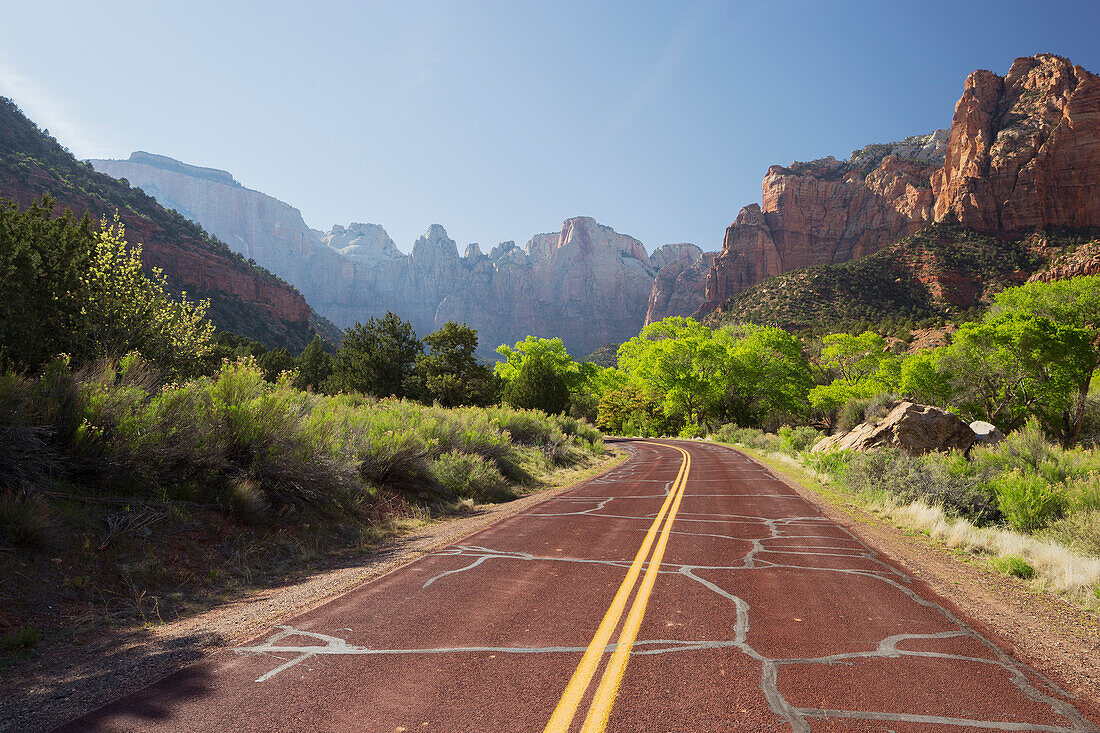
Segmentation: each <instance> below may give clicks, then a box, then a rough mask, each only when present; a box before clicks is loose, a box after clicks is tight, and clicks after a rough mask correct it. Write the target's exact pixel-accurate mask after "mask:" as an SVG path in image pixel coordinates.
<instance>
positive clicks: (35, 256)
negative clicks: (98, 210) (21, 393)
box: [0, 197, 95, 370]
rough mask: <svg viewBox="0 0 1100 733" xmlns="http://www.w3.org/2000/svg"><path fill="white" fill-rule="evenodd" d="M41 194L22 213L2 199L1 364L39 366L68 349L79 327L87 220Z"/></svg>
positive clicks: (89, 239) (91, 231)
mask: <svg viewBox="0 0 1100 733" xmlns="http://www.w3.org/2000/svg"><path fill="white" fill-rule="evenodd" d="M54 206H55V202H54V200H53V199H52V198H49V197H43V198H42V199H39V200H37V201H35V202H33V203H32V204H31V205H30V206H29V207H28V208H27V209H26V210H25V211H20V210H19V206H18V204H16V203H15V202H14V201H0V362H6V363H7V365H8V366H12V367H15V368H17V369H30V370H37V369H38V368H39V367H41V366H42V365H44V364H45V363H46V362H47V361H48V360H50V359H51V358H52V357H54V356H56V355H57V354H60V353H63V352H66V353H67V352H69V351H71V348H72V335H73V331H74V329H75V328H78V326H79V313H80V302H81V290H82V288H83V285H82V282H81V276H82V275H83V274H84V272H85V270H87V268H88V266H89V263H90V261H91V258H92V250H93V247H94V243H95V228H94V226H93V225H92V222H91V219H89V218H88V217H87V216H85V217H84V218H83V219H82V220H79V221H78V220H77V219H75V218H74V217H73V215H72V212H70V211H66V212H65V213H64V214H63V215H62V216H57V217H55V216H54V215H53V210H54Z"/></svg>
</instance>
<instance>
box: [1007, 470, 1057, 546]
mask: <svg viewBox="0 0 1100 733" xmlns="http://www.w3.org/2000/svg"><path fill="white" fill-rule="evenodd" d="M990 485H991V486H992V488H993V492H994V493H995V495H996V497H997V505H998V506H999V507H1000V509H1001V512H1002V513H1003V514H1004V516H1005V519H1006V520H1007V521H1008V523H1009V525H1011V526H1012V528H1013V529H1015V530H1017V531H1019V532H1034V531H1035V530H1038V529H1042V528H1043V527H1045V526H1046V525H1047V524H1048V523H1049V522H1050V521H1051V520H1052V519H1055V518H1056V517H1058V516H1059V515H1060V514H1061V513H1062V511H1063V509H1064V497H1063V496H1062V494H1061V492H1060V491H1059V490H1058V488H1057V487H1055V486H1052V485H1051V484H1050V483H1049V482H1047V480H1046V479H1044V478H1043V477H1042V476H1039V475H1036V474H1024V473H1021V472H1020V471H1013V472H1011V473H1006V474H1001V475H1000V476H997V477H995V478H994V479H992V480H991V481H990Z"/></svg>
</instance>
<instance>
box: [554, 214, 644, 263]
mask: <svg viewBox="0 0 1100 733" xmlns="http://www.w3.org/2000/svg"><path fill="white" fill-rule="evenodd" d="M566 249H568V250H572V251H574V253H575V254H577V255H579V256H588V255H591V254H595V253H599V252H616V253H618V254H619V255H620V256H626V257H630V258H633V259H635V260H638V261H639V262H640V263H641V264H642V265H644V266H645V267H646V268H648V267H649V255H648V254H647V253H646V249H645V247H644V246H643V245H642V243H641V242H639V241H638V240H637V239H635V238H634V237H631V236H628V235H626V234H619V233H618V232H616V231H615V230H614V229H612V228H611V227H609V226H604V225H603V224H600V223H598V222H597V221H596V220H595V219H593V218H591V217H588V216H578V217H574V218H572V219H566V220H565V221H564V222H562V225H561V234H560V235H559V236H558V241H557V242H556V243H555V244H554V245H553V246H552V247H551V250H566Z"/></svg>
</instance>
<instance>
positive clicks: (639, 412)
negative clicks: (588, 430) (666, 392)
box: [596, 384, 669, 437]
mask: <svg viewBox="0 0 1100 733" xmlns="http://www.w3.org/2000/svg"><path fill="white" fill-rule="evenodd" d="M596 427H598V428H599V429H600V430H603V431H604V432H606V433H610V434H611V435H641V436H646V437H648V436H651V435H666V434H668V432H669V426H668V421H667V419H666V418H665V414H664V406H663V404H662V401H661V397H660V395H658V394H657V393H655V392H649V391H646V390H645V389H643V388H642V387H639V386H637V385H632V384H627V385H625V386H622V387H619V388H617V389H613V390H611V391H609V392H607V393H606V394H605V395H603V397H601V398H600V403H599V409H598V413H597V417H596Z"/></svg>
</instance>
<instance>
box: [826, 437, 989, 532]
mask: <svg viewBox="0 0 1100 733" xmlns="http://www.w3.org/2000/svg"><path fill="white" fill-rule="evenodd" d="M842 481H843V483H844V484H845V485H846V486H848V487H849V488H850V489H853V490H855V491H860V492H864V493H866V494H870V495H874V494H876V493H877V492H885V493H887V494H889V495H890V496H892V497H894V498H896V499H898V500H900V501H904V502H912V501H915V500H917V499H923V500H924V501H925V502H927V503H929V504H936V505H939V506H942V507H943V508H944V510H945V511H947V512H948V513H949V514H954V515H956V516H963V517H966V518H967V519H970V520H971V521H973V522H974V523H975V524H985V523H988V522H991V521H995V520H996V519H998V518H999V517H1000V514H1001V511H1003V509H1001V508H999V507H998V505H997V504H996V503H995V502H994V500H993V497H992V495H991V494H990V491H989V489H988V487H987V486H986V485H985V484H984V483H983V481H982V479H981V477H980V476H979V475H976V474H974V473H972V472H970V471H969V470H968V469H967V464H966V459H965V458H964V457H963V456H962V455H961V454H958V453H955V454H947V455H942V454H929V455H927V456H920V457H917V456H910V455H907V454H904V453H900V452H899V451H897V450H895V449H892V448H888V449H881V450H877V451H872V452H869V453H854V454H852V456H851V457H850V458H849V460H848V463H847V466H846V468H845V470H844V472H843V477H842Z"/></svg>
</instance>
